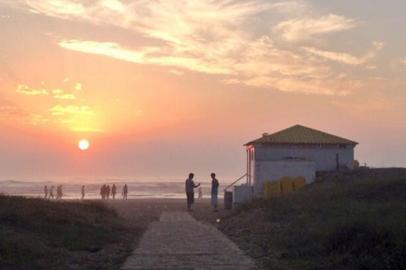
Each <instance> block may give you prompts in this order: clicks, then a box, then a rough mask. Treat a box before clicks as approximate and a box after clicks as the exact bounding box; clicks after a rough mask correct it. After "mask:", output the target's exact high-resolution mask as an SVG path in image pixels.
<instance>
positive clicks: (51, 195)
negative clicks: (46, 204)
mask: <svg viewBox="0 0 406 270" xmlns="http://www.w3.org/2000/svg"><path fill="white" fill-rule="evenodd" d="M54 188H55V187H54V186H51V188H50V189H49V196H48V198H49V199H53V198H54Z"/></svg>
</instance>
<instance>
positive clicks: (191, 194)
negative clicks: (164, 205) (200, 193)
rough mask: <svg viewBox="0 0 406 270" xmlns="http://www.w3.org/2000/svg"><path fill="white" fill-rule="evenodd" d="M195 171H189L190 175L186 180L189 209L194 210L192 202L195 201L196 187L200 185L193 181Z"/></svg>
mask: <svg viewBox="0 0 406 270" xmlns="http://www.w3.org/2000/svg"><path fill="white" fill-rule="evenodd" d="M194 176H195V175H194V174H193V173H189V177H188V178H187V179H186V181H185V191H186V201H187V210H188V211H191V210H192V204H193V203H194V202H195V188H197V187H200V183H199V184H197V185H196V184H195V182H193V177H194Z"/></svg>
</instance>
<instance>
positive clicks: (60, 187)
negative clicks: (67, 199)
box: [56, 185, 63, 200]
mask: <svg viewBox="0 0 406 270" xmlns="http://www.w3.org/2000/svg"><path fill="white" fill-rule="evenodd" d="M62 196H63V193H62V185H59V186H58V187H57V188H56V198H57V199H58V200H59V199H62Z"/></svg>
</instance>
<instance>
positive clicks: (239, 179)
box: [224, 173, 248, 192]
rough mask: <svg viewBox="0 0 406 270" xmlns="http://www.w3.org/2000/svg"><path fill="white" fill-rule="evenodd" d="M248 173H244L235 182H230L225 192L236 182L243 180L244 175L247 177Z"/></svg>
mask: <svg viewBox="0 0 406 270" xmlns="http://www.w3.org/2000/svg"><path fill="white" fill-rule="evenodd" d="M247 175H248V174H246V173H245V174H244V175H243V176H241V177H240V178H238V179H237V180H235V181H234V182H232V183H231V184H229V185H228V186H226V187H225V188H224V192H226V191H227V189H229V188H230V187H232V186H234V185H235V184H237V183H238V182H239V181H241V180H242V179H243V178H244V177H246V176H247Z"/></svg>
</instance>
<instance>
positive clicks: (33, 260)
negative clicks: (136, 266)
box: [0, 196, 142, 270]
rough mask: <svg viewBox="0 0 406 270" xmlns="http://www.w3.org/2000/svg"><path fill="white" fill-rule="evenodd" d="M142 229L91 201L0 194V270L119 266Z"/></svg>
mask: <svg viewBox="0 0 406 270" xmlns="http://www.w3.org/2000/svg"><path fill="white" fill-rule="evenodd" d="M140 233H142V228H137V227H134V226H131V227H130V226H128V225H127V224H126V222H125V221H124V220H122V219H121V218H119V217H118V216H117V214H116V213H115V212H114V211H113V210H110V209H108V208H107V207H105V206H103V205H102V204H99V203H95V202H86V203H81V202H50V201H45V200H41V199H27V198H21V197H7V196H0V239H1V240H0V269H3V270H7V269H19V270H22V269H119V266H120V265H121V264H122V262H123V260H124V259H125V258H126V256H127V255H128V254H129V252H130V250H131V246H132V244H133V241H134V238H135V237H136V236H138V235H140Z"/></svg>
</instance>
